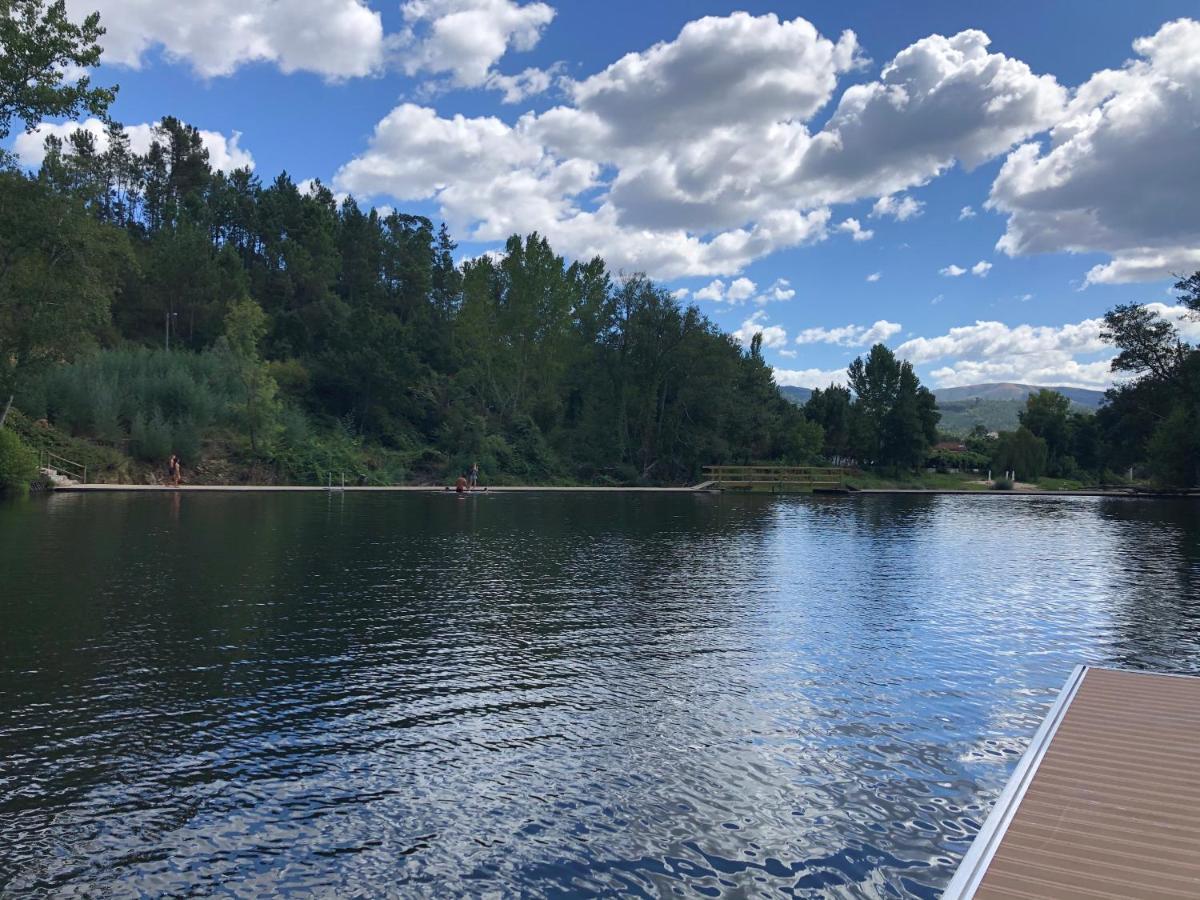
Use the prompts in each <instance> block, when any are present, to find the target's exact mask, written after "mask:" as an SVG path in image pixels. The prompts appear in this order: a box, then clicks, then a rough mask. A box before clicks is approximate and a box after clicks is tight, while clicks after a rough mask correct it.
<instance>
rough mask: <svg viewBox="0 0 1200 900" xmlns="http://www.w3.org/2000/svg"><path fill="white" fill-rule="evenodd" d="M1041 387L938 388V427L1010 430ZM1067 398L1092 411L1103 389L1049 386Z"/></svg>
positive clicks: (798, 394)
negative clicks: (1027, 398)
mask: <svg viewBox="0 0 1200 900" xmlns="http://www.w3.org/2000/svg"><path fill="white" fill-rule="evenodd" d="M1041 389H1042V388H1041V387H1038V386H1034V385H1029V384H1011V383H1007V382H1005V383H997V384H972V385H967V386H965V387H953V388H942V389H941V390H938V391H936V392H935V394H936V396H937V401H938V410H939V411H940V412H941V414H942V420H941V422H940V423H939V425H938V427H939V428H940V429H941V430H942V431H944V432H946V433H947V434H957V435H966V434H967V433H968V432H970V430H971V429H972V428H974V427H975V426H976V425H982V426H983V427H984V428H986V429H987V430H988V431H1012V430H1014V429H1015V428H1016V427H1017V425H1019V424H1020V422H1019V421H1018V419H1017V416H1018V415H1019V414H1020V412H1021V410H1022V409H1024V408H1025V398H1026V397H1028V396H1029V395H1030V394H1032V393H1034V392H1036V391H1040V390H1041ZM1047 390H1051V391H1058V392H1059V393H1060V394H1062V395H1063V396H1064V397H1066V398H1067V399H1068V400H1070V401H1071V409H1072V410H1074V411H1076V412H1095V411H1096V410H1097V409H1098V408H1099V407H1100V404H1101V402H1103V400H1104V393H1103V391H1091V390H1088V389H1087V388H1074V387H1049V388H1047ZM779 391H780V393H781V394H783V396H784V397H785V398H786V399H788V400H790V401H791V402H792V403H795V404H796V405H797V406H803V405H804V404H805V403H807V402H808V398H809V397H811V396H812V391H811V390H809V389H808V388H802V387H791V386H784V387H781V388H780V389H779Z"/></svg>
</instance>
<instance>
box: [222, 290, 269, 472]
mask: <svg viewBox="0 0 1200 900" xmlns="http://www.w3.org/2000/svg"><path fill="white" fill-rule="evenodd" d="M266 333H267V316H266V313H264V312H263V310H262V307H261V306H259V305H258V304H257V303H255V302H254V301H253V300H251V299H249V298H248V297H246V298H243V299H241V300H239V301H238V302H236V303H234V304H233V305H232V306H231V307H230V308H229V313H228V314H227V315H226V316H225V334H224V336H223V338H222V344H221V349H222V350H223V351H224V352H225V354H226V356H227V358H228V361H229V365H230V369H231V371H232V372H233V375H234V377H235V379H236V380H237V383H238V385H239V386H240V389H241V391H240V392H241V395H242V398H243V404H244V405H243V421H244V423H245V425H246V431H247V434H248V435H249V437H250V449H251V450H252V451H254V452H255V453H257V452H258V451H259V450H260V449H261V448H263V447H265V446H269V445H270V443H271V441H272V440H273V438H274V437H275V435H276V433H277V432H278V430H279V401H278V399H277V396H276V395H277V394H278V392H279V386H278V385H277V384H276V383H275V379H274V378H272V377H271V373H270V370H269V369H268V368H267V365H266V363H264V362H263V359H262V357H261V356H260V355H259V351H258V345H259V343H260V342H261V341H262V339H263V336H264V335H265V334H266Z"/></svg>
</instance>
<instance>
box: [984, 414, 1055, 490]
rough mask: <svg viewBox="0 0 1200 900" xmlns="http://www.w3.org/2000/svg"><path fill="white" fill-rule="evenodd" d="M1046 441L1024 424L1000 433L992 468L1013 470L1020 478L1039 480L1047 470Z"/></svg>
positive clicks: (1003, 470) (1005, 470) (1006, 470)
mask: <svg viewBox="0 0 1200 900" xmlns="http://www.w3.org/2000/svg"><path fill="white" fill-rule="evenodd" d="M1046 458H1047V449H1046V441H1045V439H1043V438H1040V437H1037V436H1036V435H1035V434H1034V433H1033V432H1032V431H1030V430H1029V429H1028V428H1026V427H1025V426H1024V425H1022V426H1021V427H1020V428H1018V429H1017V430H1016V431H1006V432H1004V433H1003V434H1001V435H1000V439H999V440H998V441H997V442H996V448H995V451H994V455H993V457H992V468H993V469H996V470H999V471H1002V472H1013V473H1014V474H1015V475H1016V477H1017V479H1018V480H1022V481H1037V479H1038V478H1040V477H1041V475H1042V473H1043V472H1045V471H1046Z"/></svg>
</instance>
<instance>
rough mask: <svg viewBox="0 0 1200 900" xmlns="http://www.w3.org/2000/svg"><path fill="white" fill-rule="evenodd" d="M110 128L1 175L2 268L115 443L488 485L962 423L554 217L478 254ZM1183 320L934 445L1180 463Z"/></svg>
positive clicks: (18, 383)
mask: <svg viewBox="0 0 1200 900" xmlns="http://www.w3.org/2000/svg"><path fill="white" fill-rule="evenodd" d="M98 147H99V144H98V143H97V141H96V140H95V139H94V138H93V137H92V136H90V135H87V134H81V133H77V134H75V135H71V136H68V137H67V138H66V139H65V140H57V139H52V140H50V141H48V144H47V154H46V159H45V163H44V165H43V168H42V171H41V172H39V173H38V176H37V177H36V178H29V177H25V176H23V175H21V174H19V173H16V172H6V173H4V174H3V175H2V176H0V179H2V180H0V201H4V202H3V203H0V249H2V250H3V251H4V253H6V254H7V256H6V258H11V259H12V260H14V261H15V262H14V265H12V266H10V267H8V268H6V269H4V270H3V274H0V381H2V382H3V383H2V384H0V390H3V389H4V388H7V389H8V390H9V391H12V390H15V391H16V392H17V396H18V398H19V401H20V404H21V405H22V406H23V407H24V408H25V409H26V410H28V411H31V412H34V413H35V414H37V415H41V414H43V413H45V414H47V415H48V416H49V418H50V421H51V423H53V424H54V425H58V426H62V427H63V429H65V430H69V431H70V432H71V433H73V434H75V435H79V436H86V437H88V438H89V439H91V440H94V441H98V442H104V443H106V444H108V445H110V446H111V447H112V448H114V451H116V450H123V449H126V448H128V450H129V451H130V452H132V453H134V454H135V455H137V456H138V457H139V458H142V459H146V460H148V461H152V462H158V461H159V459H158V457H159V455H160V454H164V453H169V452H171V451H175V452H179V453H181V454H182V455H184V457H185V460H187V461H188V462H190V463H193V465H194V463H195V461H196V460H199V459H200V456H201V454H202V453H205V452H212V451H213V448H216V449H217V452H220V453H228V454H231V455H232V456H234V457H236V458H237V460H238V462H239V463H242V464H245V463H247V462H251V463H253V465H254V466H255V467H256V470H257V471H258V472H259V473H261V475H260V477H275V478H280V479H285V480H305V481H322V480H324V479H325V478H327V477H328V473H329V472H330V471H333V472H337V473H339V475H340V473H341V472H342V471H343V470H344V471H346V472H347V474H348V475H349V474H350V473H351V472H352V471H357V473H358V474H357V476H355V477H358V478H367V479H379V480H410V479H440V478H444V477H445V476H447V475H450V474H456V473H457V472H458V471H460V470H461V469H464V468H466V467H467V466H469V465H470V464H471V463H472V462H479V463H480V465H481V468H482V470H483V472H484V473H485V479H487V480H488V481H490V482H491V483H502V482H504V481H517V480H520V481H550V482H590V483H597V484H611V483H631V482H641V483H662V482H680V481H694V480H698V479H699V477H700V470H701V467H702V466H703V465H705V464H721V463H736V462H751V461H762V460H780V461H783V460H786V461H789V462H796V463H809V462H815V461H817V459H818V458H819V457H821V456H824V457H825V458H827V459H833V460H838V461H843V460H857V461H859V462H861V463H863V464H869V465H872V466H875V467H877V468H882V469H886V470H889V471H891V472H892V473H894V474H895V476H896V477H899V476H900V473H901V472H903V471H912V470H915V469H918V468H920V467H922V466H923V464H924V463H925V462H926V461H927V460H928V459H929V458H930V455H929V454H930V447H931V446H932V445H933V444H934V443H936V441H937V437H938V435H937V427H938V424H939V412H938V410H937V407H936V404H935V403H934V398H933V396H932V394H930V393H929V391H928V390H927V389H926V388H924V387H923V386H922V385H921V384H920V382H919V380H918V379H917V377H916V374H915V372H914V371H913V369H912V366H911V365H909V364H908V363H907V362H904V361H902V360H898V359H896V357H895V355H894V354H893V353H892V352H891V351H890V350H888V349H887V348H886V347H884V346H882V345H879V346H876V347H873V348H872V349H871V351H870V352H869V354H868V355H867V356H866V357H864V358H863V359H859V360H855V362H854V363H853V364H852V365H851V367H850V370H849V373H848V374H849V380H850V383H851V385H852V386H853V389H854V393H853V394H852V393H851V392H850V390H848V389H845V388H836V387H831V388H829V389H827V390H822V391H815V392H813V394H812V396H811V398H810V399H809V401H808V403H807V404H806V405H805V406H804V408H803V409H799V408H797V407H795V406H793V405H792V404H790V403H788V402H786V401H785V400H784V399H783V397H781V395H780V392H779V390H778V389H777V387H776V385H775V383H774V380H773V376H772V370H771V368H770V367H769V366H768V365H767V364H766V362H765V360H764V359H763V356H762V338H761V336H755V337H754V338H753V339H752V340H751V342H750V346H749V348H748V349H743V348H742V347H740V346H739V345H738V344H737V343H735V342H734V340H733V339H731V338H730V337H729V336H728V335H725V334H723V333H722V331H721V330H720V329H719V328H718V327H717V326H716V325H714V324H713V323H712V322H710V321H709V320H708V319H707V318H705V316H703V315H702V314H701V313H700V312H699V311H698V310H697V309H696V308H694V307H686V306H683V305H681V304H680V303H679V302H678V301H677V300H676V299H675V298H674V297H672V296H671V294H669V293H668V292H666V291H664V290H663V289H662V288H660V287H658V286H657V285H655V284H653V283H651V282H650V281H648V280H647V279H646V278H644V277H641V276H636V275H635V276H631V277H627V278H620V279H614V278H613V277H611V275H610V274H609V273H608V271H607V269H606V267H605V265H604V263H603V261H602V260H599V259H593V260H588V261H576V262H569V261H567V260H564V259H563V258H562V257H561V256H559V255H557V254H555V253H554V251H553V249H552V248H551V247H550V244H549V243H548V241H546V239H545V238H543V237H541V236H540V235H537V234H533V235H528V236H526V237H518V236H514V237H512V238H511V239H510V240H509V241H508V242H507V244H506V246H505V248H504V251H503V252H502V253H498V254H490V255H488V256H483V257H479V258H477V259H475V260H472V261H470V262H468V263H466V264H464V265H463V266H462V267H461V268H459V267H456V266H455V265H454V262H453V260H454V253H455V245H454V242H453V241H452V240H451V238H450V236H449V234H448V233H447V231H446V229H445V227H444V226H442V227H440V228H439V227H437V226H436V225H435V223H433V222H431V221H430V220H429V219H427V218H424V217H422V216H415V215H406V214H404V213H400V212H390V213H388V214H387V215H380V214H379V213H378V212H377V211H375V210H364V209H361V208H360V207H359V206H358V204H357V203H356V202H355V201H354V200H353V199H347V200H345V201H344V202H341V203H339V202H338V201H336V200H335V199H334V197H333V195H332V194H331V193H330V192H329V190H328V189H326V188H324V187H323V186H321V185H317V186H316V187H315V189H314V190H312V191H309V192H305V193H301V191H300V190H299V189H298V187H297V185H296V184H295V183H294V182H293V181H292V180H291V179H290V178H289V177H288V176H287V175H286V174H283V175H280V176H279V177H278V178H276V179H274V181H272V182H269V183H264V182H261V181H260V180H259V179H258V178H257V177H256V176H255V175H254V174H253V173H252V172H250V171H248V170H240V171H235V172H231V173H223V172H217V171H213V169H212V167H211V165H210V161H209V159H208V154H207V151H206V150H205V149H204V146H203V141H202V140H201V136H200V134H199V132H198V131H197V130H196V129H195V128H193V127H192V126H189V125H187V124H186V123H183V122H180V121H179V120H177V119H174V118H171V117H169V116H167V117H164V118H163V119H162V121H161V123H160V124H159V125H158V126H156V130H155V132H154V137H153V140H152V142H151V145H150V147H149V149H148V150H147V151H146V152H145V153H134V152H133V151H132V148H131V142H130V140H129V136H128V135H127V134H125V133H124V132H123V130H122V129H121V128H120V127H119V126H112V127H111V128H110V129H109V133H108V135H107V141H106V143H105V149H104V150H103V151H101V150H99V149H98ZM51 260H54V261H55V264H54V265H51V264H50V261H51ZM1181 284H1182V283H1181ZM1197 285H1200V280H1198V281H1197ZM1184 289H1185V288H1181V290H1184ZM1198 292H1200V287H1198V288H1197V290H1194V291H1193V294H1197V293H1198ZM251 298H252V299H251ZM1197 306H1200V301H1197ZM1160 325H1161V323H1156V322H1155V321H1154V320H1153V319H1152V318H1147V316H1146V315H1145V314H1144V313H1143V312H1136V311H1129V310H1126V311H1124V312H1119V314H1117V315H1115V316H1114V317H1113V318H1112V319H1111V321H1109V322H1108V323H1107V326H1108V331H1107V332H1106V333H1108V334H1110V335H1111V336H1112V339H1113V340H1114V341H1116V342H1117V343H1118V346H1120V347H1121V348H1122V354H1124V355H1123V356H1122V357H1120V358H1121V359H1122V360H1123V362H1122V365H1125V366H1127V368H1126V371H1129V372H1135V373H1141V374H1142V375H1143V378H1141V379H1139V380H1138V381H1136V382H1134V383H1133V384H1131V385H1130V386H1129V387H1128V388H1124V389H1122V391H1118V392H1114V393H1113V394H1112V397H1111V399H1110V402H1109V404H1108V406H1106V407H1105V408H1104V409H1103V410H1101V412H1100V414H1099V415H1097V416H1096V417H1095V418H1090V417H1085V416H1080V415H1078V411H1075V410H1071V409H1067V410H1065V418H1064V410H1062V409H1061V401H1060V400H1058V399H1055V398H1053V397H1050V398H1048V399H1047V398H1040V397H1036V398H1034V399H1033V400H1032V401H1031V403H1030V404H1027V407H1026V409H1025V411H1024V415H1025V416H1026V418H1027V419H1028V424H1027V426H1022V427H1023V429H1024V431H1023V432H1022V429H1016V430H1015V431H1014V432H1013V433H1012V435H1010V436H1009V437H1006V438H1005V439H1004V440H1002V441H991V440H989V439H987V438H986V437H984V436H980V435H974V436H972V437H970V438H968V444H969V450H970V453H971V454H975V456H974V457H964V458H963V459H961V460H959V459H954V460H951V459H950V458H949V457H942V456H937V455H935V456H934V463H935V465H946V466H947V467H950V466H951V465H952V464H953V463H967V464H969V463H970V462H972V461H978V459H979V458H981V457H982V456H984V455H986V456H987V457H988V458H997V459H999V458H1001V457H1004V458H1005V459H1006V460H1008V461H1009V462H1010V467H1011V463H1012V462H1013V461H1018V460H1019V462H1018V463H1017V465H1016V468H1017V469H1018V472H1019V473H1020V474H1021V476H1022V477H1032V475H1034V474H1036V471H1047V470H1048V471H1050V472H1051V473H1052V474H1056V475H1059V476H1064V477H1076V476H1081V475H1084V474H1087V473H1095V472H1100V471H1103V470H1104V469H1106V468H1125V467H1126V466H1127V465H1128V464H1131V463H1138V464H1140V463H1143V462H1144V461H1146V460H1147V459H1149V458H1150V456H1151V454H1152V452H1153V455H1154V459H1156V460H1159V461H1160V462H1158V463H1156V464H1155V465H1156V467H1157V470H1159V471H1161V472H1162V473H1164V474H1163V477H1164V478H1166V477H1170V478H1180V477H1183V475H1181V474H1180V473H1184V472H1185V471H1186V466H1184V465H1182V464H1177V463H1176V462H1172V461H1171V460H1170V459H1169V458H1168V457H1169V453H1168V449H1170V448H1173V447H1179V446H1185V447H1186V442H1185V443H1184V444H1181V443H1180V441H1178V440H1175V439H1174V438H1172V436H1175V437H1178V435H1179V434H1180V433H1181V430H1182V429H1184V428H1186V427H1187V423H1188V421H1190V420H1189V419H1188V418H1187V417H1186V416H1183V415H1182V414H1181V416H1176V417H1175V418H1172V417H1173V416H1174V410H1175V409H1176V408H1177V407H1179V406H1180V405H1181V404H1182V403H1184V401H1185V400H1186V398H1188V397H1191V398H1192V399H1191V400H1188V401H1187V402H1193V403H1194V401H1195V398H1196V396H1198V395H1200V389H1197V390H1193V389H1192V388H1190V387H1188V385H1189V384H1191V382H1189V381H1188V380H1187V378H1186V377H1185V375H1184V373H1185V370H1186V368H1187V360H1188V359H1190V358H1191V356H1189V354H1192V355H1194V354H1193V352H1192V351H1191V349H1190V348H1188V347H1187V346H1186V345H1184V344H1182V343H1181V342H1180V341H1179V339H1178V334H1177V333H1176V332H1174V331H1172V330H1171V328H1170V327H1167V328H1163V327H1160ZM1139 340H1151V341H1152V342H1153V341H1157V342H1158V343H1159V344H1160V345H1161V346H1160V347H1159V350H1154V349H1153V348H1151V350H1149V351H1148V350H1146V348H1144V347H1143V348H1141V349H1139V348H1138V347H1137V346H1136V343H1137V341H1139ZM168 343H169V346H170V352H167V351H166V350H165V349H161V348H164V347H165V345H167V344H168ZM1126 345H1128V347H1126ZM96 348H106V349H103V350H97V349H96ZM151 348H153V349H151ZM1159 351H1161V352H1159ZM1189 391H1191V393H1189ZM4 399H5V398H4V396H3V394H0V401H3V400H4ZM1189 408H1190V407H1189ZM1187 415H1192V414H1191V413H1188V414H1187ZM1168 421H1170V422H1172V423H1174V424H1172V425H1171V426H1170V429H1168V430H1166V431H1162V429H1164V428H1167V426H1166V425H1165V424H1164V423H1167V422H1168ZM1160 431H1161V434H1160ZM1039 441H1040V442H1041V443H1038V442H1039ZM1039 448H1041V454H1039ZM1027 470H1028V471H1027ZM1034 470H1036V471H1034Z"/></svg>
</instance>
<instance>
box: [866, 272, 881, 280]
mask: <svg viewBox="0 0 1200 900" xmlns="http://www.w3.org/2000/svg"><path fill="white" fill-rule="evenodd" d="M882 277H883V273H882V272H872V273H871V274H870V275H868V276H867V281H869V282H871V283H874V282H876V281H878V280H879V279H880V278H882Z"/></svg>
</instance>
